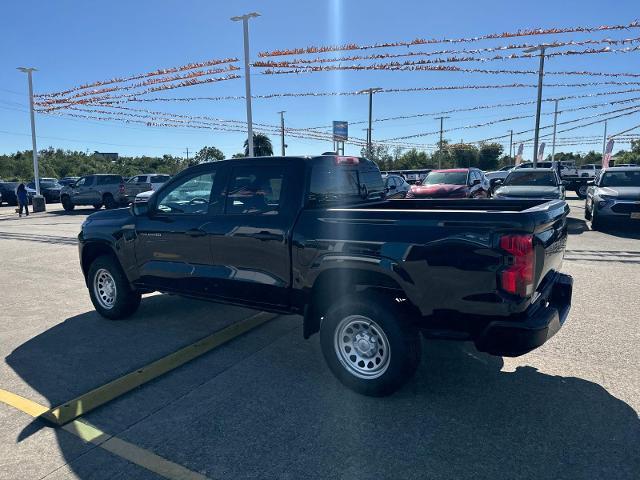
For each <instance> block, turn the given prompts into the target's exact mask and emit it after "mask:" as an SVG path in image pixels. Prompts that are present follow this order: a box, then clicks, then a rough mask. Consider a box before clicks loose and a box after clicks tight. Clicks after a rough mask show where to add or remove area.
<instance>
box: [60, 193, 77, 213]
mask: <svg viewBox="0 0 640 480" xmlns="http://www.w3.org/2000/svg"><path fill="white" fill-rule="evenodd" d="M60 202H61V203H62V208H64V209H65V211H67V212H70V211H71V210H73V209H74V208H76V206H75V205H74V204H73V203H72V202H71V198H69V195H63V196H62V198H61V199H60Z"/></svg>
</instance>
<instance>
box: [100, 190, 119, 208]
mask: <svg viewBox="0 0 640 480" xmlns="http://www.w3.org/2000/svg"><path fill="white" fill-rule="evenodd" d="M102 203H103V204H104V208H106V209H107V210H112V209H114V208H118V202H116V199H115V198H113V195H111V194H110V193H105V194H104V197H102Z"/></svg>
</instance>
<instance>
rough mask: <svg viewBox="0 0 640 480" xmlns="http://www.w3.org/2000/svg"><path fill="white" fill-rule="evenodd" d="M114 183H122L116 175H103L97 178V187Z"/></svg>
mask: <svg viewBox="0 0 640 480" xmlns="http://www.w3.org/2000/svg"><path fill="white" fill-rule="evenodd" d="M115 183H122V177H120V176H118V175H103V176H101V177H98V185H113V184H115Z"/></svg>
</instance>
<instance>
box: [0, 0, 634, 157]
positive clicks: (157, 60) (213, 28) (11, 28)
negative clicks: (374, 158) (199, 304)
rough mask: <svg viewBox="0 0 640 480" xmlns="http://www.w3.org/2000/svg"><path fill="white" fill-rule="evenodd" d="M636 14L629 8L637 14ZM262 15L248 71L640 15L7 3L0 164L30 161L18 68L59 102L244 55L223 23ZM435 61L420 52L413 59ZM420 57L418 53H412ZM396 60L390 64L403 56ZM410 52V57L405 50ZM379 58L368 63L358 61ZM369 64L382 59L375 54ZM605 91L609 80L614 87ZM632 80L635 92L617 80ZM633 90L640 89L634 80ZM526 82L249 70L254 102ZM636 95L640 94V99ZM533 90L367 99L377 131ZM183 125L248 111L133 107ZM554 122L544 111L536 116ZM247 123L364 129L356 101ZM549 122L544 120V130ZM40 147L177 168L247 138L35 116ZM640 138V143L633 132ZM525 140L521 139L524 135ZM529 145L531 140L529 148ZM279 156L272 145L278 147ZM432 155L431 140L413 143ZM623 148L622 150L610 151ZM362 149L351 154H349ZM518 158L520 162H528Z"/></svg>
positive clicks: (465, 136)
mask: <svg viewBox="0 0 640 480" xmlns="http://www.w3.org/2000/svg"><path fill="white" fill-rule="evenodd" d="M634 7H635V8H634ZM254 10H255V11H259V12H260V13H261V14H262V16H261V17H260V18H258V19H255V20H252V22H251V27H250V29H251V46H252V55H251V57H252V59H253V60H255V59H257V52H258V51H262V50H272V49H278V48H293V47H305V46H308V45H327V44H336V43H347V42H354V43H360V44H367V43H375V42H384V41H396V40H410V39H413V38H416V37H424V38H431V37H445V38H455V37H469V36H474V35H481V34H485V33H492V32H499V31H513V30H517V29H518V28H531V27H563V26H595V25H602V24H626V23H629V22H631V21H633V20H635V19H636V18H637V17H638V8H637V2H636V1H631V0H623V1H618V2H616V3H615V8H610V7H607V6H605V5H604V4H603V3H602V2H601V1H594V0H586V1H584V0H583V1H563V2H558V1H557V0H556V1H547V0H542V1H537V2H514V1H513V0H511V1H487V2H479V1H477V0H476V1H471V0H457V1H451V2H438V3H435V2H424V1H395V2H388V1H384V2H383V1H379V0H368V1H355V0H352V1H347V0H330V1H325V2H323V1H316V2H303V1H293V0H289V1H284V0H270V1H260V0H253V1H245V0H240V1H238V0H236V1H234V2H221V1H212V0H208V1H200V0H198V1H195V0H183V1H177V0H175V1H174V0H172V1H168V0H165V1H157V0H156V1H147V0H145V1H140V0H138V1H127V2H125V1H120V0H112V1H111V2H80V1H48V2H46V1H39V2H38V1H29V0H22V1H21V2H5V4H4V5H3V13H2V16H1V17H0V31H1V32H2V38H3V39H2V50H1V51H0V152H1V153H9V152H14V151H16V150H24V149H30V148H31V139H30V136H29V133H30V130H29V117H28V112H27V89H26V78H25V75H24V74H22V73H19V72H18V71H16V69H15V68H16V67H17V66H21V65H29V66H35V67H37V68H38V69H39V72H36V73H35V74H34V88H35V91H36V92H40V93H44V92H52V91H58V90H63V89H66V88H68V87H72V86H75V85H78V84H82V83H85V82H89V81H94V80H104V79H108V78H112V77H116V76H121V75H129V74H134V73H142V72H146V71H151V70H155V69H157V68H163V67H172V66H177V65H182V64H185V63H189V62H196V61H201V60H206V59H211V58H224V57H231V56H237V57H239V58H241V56H242V29H241V25H240V24H239V23H234V22H231V21H230V20H229V17H231V16H233V15H239V14H242V13H245V12H249V11H254ZM607 37H609V38H629V37H640V29H632V30H629V31H622V32H608V33H600V34H598V33H592V34H567V35H562V36H549V37H527V38H521V39H506V40H501V41H484V42H476V43H473V44H457V45H454V46H453V47H459V48H465V47H468V48H478V47H485V46H494V45H498V44H508V43H522V42H532V43H533V42H540V41H544V40H560V39H564V40H581V39H585V38H607ZM440 48H443V46H442V45H433V46H423V47H419V49H420V50H423V51H424V50H434V49H440ZM417 49H418V48H416V47H413V50H417ZM400 50H401V49H396V50H394V51H400ZM404 50H407V49H406V47H405V48H404ZM367 53H374V52H373V51H366V52H364V54H367ZM375 53H377V52H375ZM537 63H538V62H537V60H535V59H523V60H509V61H498V62H491V63H484V64H476V63H474V64H472V63H464V64H457V65H459V66H462V67H486V68H519V69H521V68H527V69H533V68H537ZM638 66H640V52H635V53H629V54H606V55H598V56H595V55H591V56H575V57H564V56H563V57H556V58H552V59H548V61H547V70H549V71H551V70H592V71H608V72H629V71H631V72H636V73H638V72H640V70H639V69H638ZM582 80H584V81H594V80H595V81H597V80H603V79H599V78H593V77H547V78H546V79H545V81H546V82H548V83H552V82H571V83H576V82H580V81H582ZM612 80H613V79H612ZM621 80H634V79H621ZM635 80H640V79H639V78H636V79H635ZM535 81H536V77H534V76H531V75H519V76H514V75H499V76H498V75H496V76H493V75H491V76H489V75H483V74H470V73H464V74H463V73H451V72H385V71H381V72H322V73H313V74H301V75H278V76H268V75H259V74H258V72H257V71H256V70H255V69H254V75H252V90H253V93H254V94H268V93H274V92H307V91H341V90H358V89H362V88H368V87H383V88H408V87H423V86H434V85H462V84H509V83H514V82H522V83H535ZM627 88H634V87H615V86H594V87H589V88H575V87H574V88H551V87H549V88H546V89H545V91H544V95H543V96H545V97H554V96H561V95H574V94H584V93H594V92H601V91H607V90H623V89H627ZM637 88H640V85H639V86H638V87H637ZM243 94H244V81H243V80H242V79H240V80H233V81H227V82H221V83H218V84H210V85H200V86H194V87H188V88H183V89H177V90H171V91H169V92H164V93H163V94H162V96H166V97H187V96H218V95H243ZM535 95H536V91H535V89H522V88H521V89H498V88H496V89H490V90H471V91H454V92H420V93H395V94H390V93H389V94H378V95H376V96H375V98H374V118H375V117H387V116H394V115H408V114H417V113H426V112H439V111H442V110H448V109H452V108H460V107H469V106H474V105H480V104H492V103H503V102H517V101H526V100H533V99H535ZM634 96H638V97H640V92H637V93H636V94H635V95H634V94H628V95H617V96H615V97H598V98H594V99H581V100H574V101H567V102H563V104H561V107H560V108H561V109H562V108H572V107H576V106H580V105H588V104H595V103H601V102H604V101H607V100H613V99H624V98H631V97H634ZM131 106H134V107H136V108H149V109H155V110H163V111H168V112H174V113H181V114H192V115H211V116H214V117H218V118H224V119H232V120H245V118H246V117H245V105H244V102H243V101H237V100H236V101H220V102H211V101H208V102H205V101H203V102H191V103H180V104H177V103H176V104H144V105H140V104H134V105H131ZM625 106H628V104H627V105H620V106H610V107H602V108H600V109H594V110H586V111H581V112H573V113H568V112H567V113H565V114H563V115H561V116H560V120H559V121H563V120H571V119H574V118H579V117H580V116H586V115H593V114H595V113H600V112H604V111H607V110H613V109H617V108H622V107H625ZM552 109H553V105H552V103H546V104H544V106H543V113H549V112H551V111H552ZM253 110H254V122H262V123H270V124H279V116H278V114H277V112H278V111H280V110H286V112H287V113H286V114H285V115H286V121H287V125H288V126H291V127H299V128H303V127H309V126H317V125H323V124H330V123H331V121H332V120H348V121H351V122H353V121H360V120H365V119H366V118H367V99H366V97H364V96H358V97H340V98H330V97H329V98H328V97H319V98H287V99H271V100H261V99H256V100H254V102H253ZM534 113H535V106H534V105H527V106H521V107H517V108H515V107H514V108H501V109H491V110H480V111H475V112H460V113H455V114H450V115H449V116H450V117H451V118H450V119H447V120H446V125H445V127H460V126H464V125H473V124H476V123H484V122H489V121H492V120H496V119H500V118H506V117H513V116H519V115H527V114H531V115H533V114H534ZM639 119H640V113H637V114H634V115H629V116H626V117H622V118H619V119H615V120H612V121H611V122H609V132H610V133H616V132H618V131H621V130H624V129H625V128H629V127H632V126H634V125H637V124H638V123H640V120H639ZM549 121H551V116H549V115H547V116H543V120H542V124H543V125H545V124H547V123H548V122H549ZM36 122H37V133H38V148H46V147H48V146H53V147H56V148H58V147H60V148H69V149H77V150H89V151H93V150H98V151H115V152H119V153H121V154H123V155H141V154H148V155H160V154H163V153H169V154H173V155H184V152H185V150H186V148H189V150H190V152H193V151H196V150H198V149H199V148H201V147H202V146H203V145H215V146H217V147H218V148H220V149H221V150H223V151H224V152H225V153H226V154H227V155H228V156H230V155H232V154H233V153H236V152H238V151H241V149H242V143H243V141H244V139H245V136H244V135H243V134H242V133H229V132H217V131H200V130H197V131H192V130H186V129H175V128H149V127H145V126H141V125H124V124H118V123H112V122H98V121H87V120H80V119H72V118H64V117H54V116H50V115H37V119H36ZM364 126H365V125H357V126H353V127H352V128H351V129H350V133H351V135H354V136H358V137H362V138H364V137H365V132H364V131H362V128H363V127H364ZM533 126H534V120H533V118H530V119H522V120H517V121H512V122H508V123H500V124H497V125H494V126H487V127H483V128H478V129H466V130H459V131H455V132H451V133H446V134H445V138H448V139H450V140H453V141H456V142H457V141H460V140H464V141H472V140H479V139H482V138H487V137H492V136H497V135H504V134H505V133H506V132H507V131H508V130H509V129H511V128H513V129H514V130H516V131H517V130H525V129H528V128H533ZM437 127H438V122H437V121H436V120H435V119H434V118H433V117H430V116H428V117H421V118H413V119H406V120H402V121H394V122H380V123H376V124H374V131H373V136H374V139H385V138H392V137H397V136H404V135H412V134H416V133H420V132H429V131H433V130H436V129H437ZM602 132H603V125H602V124H599V125H594V126H592V127H587V128H584V129H580V130H574V131H573V132H568V133H567V134H561V135H559V136H561V137H567V136H569V135H576V136H590V135H602ZM638 132H639V133H640V130H638ZM526 138H529V137H528V136H527V137H526ZM526 138H525V139H526ZM272 140H273V143H274V147H278V149H279V139H278V138H277V137H275V136H274V137H272ZM415 141H416V142H419V143H428V144H433V143H435V142H436V141H437V135H430V136H426V137H422V138H418V139H416V140H415ZM287 143H288V145H289V149H288V150H287V153H288V154H292V155H295V154H317V153H321V152H323V151H326V150H329V149H331V143H330V142H318V141H313V140H299V139H293V138H289V139H287ZM618 147H619V146H617V147H616V150H617V149H618ZM592 148H593V149H595V150H599V149H600V148H601V147H599V146H598V145H593V146H590V145H583V146H578V147H567V148H559V149H558V150H565V151H567V150H570V149H573V150H581V151H585V150H588V149H592ZM358 150H359V149H358V148H357V147H355V146H347V153H357V152H358ZM530 156H531V153H530V151H525V157H530Z"/></svg>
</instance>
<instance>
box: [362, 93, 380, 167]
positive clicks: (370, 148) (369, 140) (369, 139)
mask: <svg viewBox="0 0 640 480" xmlns="http://www.w3.org/2000/svg"><path fill="white" fill-rule="evenodd" d="M381 91H382V88H379V87H376V88H366V89H364V90H360V91H359V92H358V93H369V128H368V129H367V156H371V153H372V152H373V145H372V143H373V140H372V135H371V131H372V127H371V124H372V123H373V94H374V93H376V92H381Z"/></svg>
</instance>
